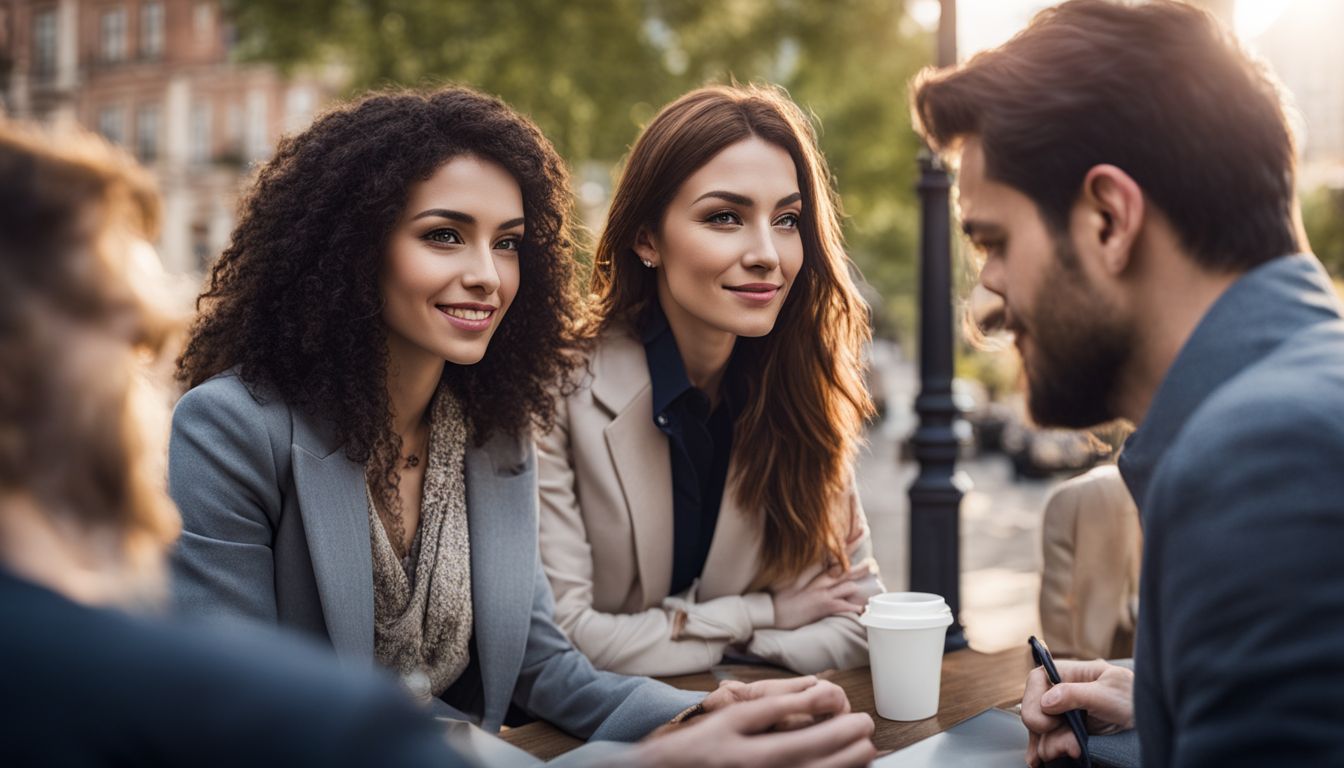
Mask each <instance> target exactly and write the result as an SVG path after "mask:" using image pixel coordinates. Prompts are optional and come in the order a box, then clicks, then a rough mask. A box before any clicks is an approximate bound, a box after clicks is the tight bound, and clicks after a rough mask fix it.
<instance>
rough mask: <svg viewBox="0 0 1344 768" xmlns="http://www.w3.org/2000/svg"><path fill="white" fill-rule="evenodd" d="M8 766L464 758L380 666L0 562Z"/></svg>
mask: <svg viewBox="0 0 1344 768" xmlns="http://www.w3.org/2000/svg"><path fill="white" fill-rule="evenodd" d="M0 606H3V617H4V629H3V631H0V670H3V678H2V679H0V765H6V766H21V765H53V766H70V765H135V766H169V765H172V766H215V765H218V766H253V765H323V766H338V765H339V766H370V765H380V766H381V765H434V766H461V765H463V763H462V762H460V761H459V760H458V758H457V757H456V756H454V755H452V754H451V753H450V752H449V749H448V746H447V743H446V742H445V741H444V738H443V735H442V732H441V730H440V729H439V728H438V727H436V725H435V724H434V722H433V720H431V719H430V718H428V717H427V716H426V715H424V714H422V713H420V712H418V711H416V710H415V709H414V707H413V705H411V703H410V702H409V700H408V699H407V698H406V697H405V696H404V695H403V694H402V692H401V691H400V689H399V688H398V687H397V686H396V684H395V683H393V682H391V681H390V680H387V679H385V678H384V677H383V676H382V675H381V674H379V673H377V672H376V671H375V670H373V669H372V668H370V669H368V670H366V671H362V672H361V671H359V670H352V669H343V668H342V667H341V666H340V665H338V664H337V663H336V660H335V657H334V656H332V655H331V654H330V652H329V651H326V652H324V651H322V650H321V649H319V648H317V647H316V646H310V645H308V644H305V643H301V642H298V641H291V640H289V639H288V638H280V637H277V636H274V633H272V632H264V633H263V632H261V630H260V629H258V632H257V633H244V632H241V631H221V632H218V633H214V634H205V633H203V632H198V631H193V630H190V629H184V628H179V627H173V626H169V625H167V624H162V623H159V622H156V621H151V620H145V619H138V618H133V617H130V616H127V615H124V614H121V613H119V612H115V611H110V610H100V609H94V608H89V607H86V606H82V605H78V604H76V603H73V602H71V601H69V600H67V599H65V598H64V597H61V596H59V595H57V594H55V593H53V592H50V591H48V590H46V589H43V588H41V587H38V586H36V585H34V584H31V583H29V582H27V581H23V580H21V579H18V578H16V577H14V576H13V575H12V574H9V573H7V572H5V571H3V570H0Z"/></svg>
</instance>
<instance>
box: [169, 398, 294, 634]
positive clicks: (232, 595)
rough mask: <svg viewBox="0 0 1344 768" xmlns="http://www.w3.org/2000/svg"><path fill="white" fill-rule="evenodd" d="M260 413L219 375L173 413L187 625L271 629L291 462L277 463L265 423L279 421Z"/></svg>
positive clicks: (182, 606)
mask: <svg viewBox="0 0 1344 768" xmlns="http://www.w3.org/2000/svg"><path fill="white" fill-rule="evenodd" d="M266 410H267V409H266V408H264V407H263V406H262V405H261V404H260V403H258V402H257V401H256V400H254V399H253V398H252V395H251V394H250V393H249V392H248V390H247V388H246V387H245V386H244V385H243V383H242V382H241V381H240V380H239V379H238V378H237V377H236V376H232V375H225V376H220V377H217V378H214V379H211V380H209V381H207V382H205V383H203V384H201V385H200V386H198V387H195V388H193V389H192V390H191V391H189V392H187V393H186V395H184V396H183V397H182V399H181V400H180V401H178V404H177V407H176V408H175V409H174V411H173V427H172V436H171V438H170V441H169V447H168V492H169V494H170V495H171V496H172V497H173V501H174V502H176V503H177V507H178V509H179V510H180V511H181V514H182V537H181V539H180V540H179V541H178V543H177V545H176V547H174V549H173V552H172V570H173V598H174V604H175V608H176V610H177V611H178V612H179V613H181V614H183V615H187V616H193V617H224V618H229V617H243V618H248V619H255V620H259V621H263V622H266V623H270V624H274V623H275V622H276V620H277V614H276V602H275V573H274V568H275V565H274V558H273V556H272V552H271V546H272V542H273V541H274V537H275V533H274V532H275V527H276V525H277V523H278V520H279V516H280V511H281V491H280V488H281V483H280V478H279V477H278V473H279V472H281V471H284V470H285V468H287V467H288V455H287V452H285V453H281V454H280V455H279V456H277V455H276V448H275V446H274V445H273V444H272V439H273V437H272V435H270V434H269V432H270V430H268V420H272V421H273V420H275V419H276V418H277V415H276V414H274V413H267V412H266ZM271 410H276V407H274V406H273V407H272V408H271ZM285 447H286V448H287V447H288V446H287V445H286V446H285ZM281 460H283V461H284V464H283V466H282V464H281Z"/></svg>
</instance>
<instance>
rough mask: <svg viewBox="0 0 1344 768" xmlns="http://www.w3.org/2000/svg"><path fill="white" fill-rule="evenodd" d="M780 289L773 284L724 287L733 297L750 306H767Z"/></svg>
mask: <svg viewBox="0 0 1344 768" xmlns="http://www.w3.org/2000/svg"><path fill="white" fill-rule="evenodd" d="M782 287H783V286H779V285H774V284H773V283H747V284H746V285H730V286H726V289H727V290H728V291H729V292H731V293H732V294H733V295H734V296H736V297H738V298H739V299H742V300H743V301H745V302H748V303H750V304H767V303H769V302H770V300H772V299H774V298H775V296H776V295H777V294H778V293H779V290H780V288H782Z"/></svg>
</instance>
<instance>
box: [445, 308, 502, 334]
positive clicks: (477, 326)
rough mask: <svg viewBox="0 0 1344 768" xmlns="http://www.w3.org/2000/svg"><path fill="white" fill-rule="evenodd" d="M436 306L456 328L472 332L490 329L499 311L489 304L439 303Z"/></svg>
mask: <svg viewBox="0 0 1344 768" xmlns="http://www.w3.org/2000/svg"><path fill="white" fill-rule="evenodd" d="M435 308H436V309H438V310H439V312H441V313H443V316H444V317H445V318H447V320H448V322H449V323H450V324H452V326H453V327H454V328H460V329H461V330H464V331H470V332H472V333H480V332H481V331H485V330H489V328H490V325H491V324H492V323H493V322H494V319H495V312H496V311H498V310H496V308H495V307H492V306H490V305H488V304H439V305H437V306H436V307H435Z"/></svg>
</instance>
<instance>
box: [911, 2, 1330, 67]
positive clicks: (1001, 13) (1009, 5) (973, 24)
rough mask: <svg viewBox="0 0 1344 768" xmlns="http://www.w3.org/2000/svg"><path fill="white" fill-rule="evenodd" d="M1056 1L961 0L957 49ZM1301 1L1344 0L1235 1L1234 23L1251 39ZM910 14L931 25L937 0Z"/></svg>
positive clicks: (1017, 24)
mask: <svg viewBox="0 0 1344 768" xmlns="http://www.w3.org/2000/svg"><path fill="white" fill-rule="evenodd" d="M1055 1H1056V0H958V2H957V48H958V51H957V52H958V54H959V56H960V58H962V59H965V58H967V57H968V56H970V55H971V54H973V53H975V52H976V51H981V50H984V49H985V48H992V47H993V46H995V45H998V44H999V43H1002V42H1004V41H1006V40H1007V39H1008V38H1010V37H1012V36H1013V34H1014V33H1015V32H1017V31H1018V30H1019V29H1021V28H1022V27H1024V26H1026V24H1027V22H1028V21H1030V20H1031V17H1032V16H1033V15H1034V14H1035V13H1036V12H1037V11H1039V10H1041V9H1042V8H1046V7H1048V6H1050V5H1054V3H1055ZM1298 2H1308V3H1313V2H1314V3H1322V2H1344V0H1236V6H1235V8H1236V9H1235V11H1234V23H1235V26H1236V29H1237V34H1238V35H1240V36H1241V37H1242V38H1243V39H1244V40H1247V41H1252V40H1254V39H1255V37H1256V36H1258V35H1259V34H1260V33H1261V32H1264V31H1265V29H1267V28H1268V27H1269V25H1270V24H1272V23H1273V22H1274V20H1275V19H1276V18H1278V16H1279V15H1280V14H1281V13H1283V11H1284V10H1286V9H1287V8H1288V7H1289V6H1291V5H1293V4H1294V3H1298ZM910 13H911V15H912V16H913V17H914V18H915V19H916V20H917V21H919V22H920V23H921V24H923V25H925V26H928V27H930V28H932V27H933V26H934V25H935V24H937V21H938V0H911V4H910Z"/></svg>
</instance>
